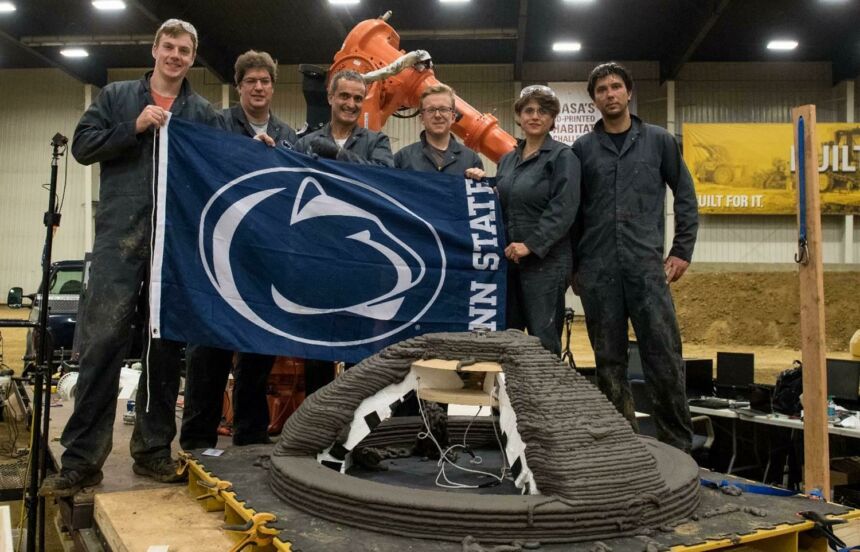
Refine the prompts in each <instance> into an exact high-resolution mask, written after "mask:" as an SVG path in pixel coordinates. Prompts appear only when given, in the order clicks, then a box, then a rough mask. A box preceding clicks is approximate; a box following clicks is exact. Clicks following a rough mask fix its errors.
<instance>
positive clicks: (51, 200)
mask: <svg viewBox="0 0 860 552" xmlns="http://www.w3.org/2000/svg"><path fill="white" fill-rule="evenodd" d="M68 142H69V139H68V138H66V137H65V136H63V135H62V134H60V133H59V132H58V133H57V134H55V135H54V137H53V138H52V139H51V147H52V148H53V153H52V155H51V183H50V186H49V195H48V210H47V211H46V212H45V216H44V223H45V227H46V232H45V248H44V255H43V258H42V284H41V286H40V288H39V289H40V293H41V295H40V298H39V300H40V302H41V310H40V311H39V321H38V322H36V323H33V322H30V321H27V320H0V327H4V328H34V329H36V330H37V331H38V332H39V335H40V336H41V337H40V339H39V350H38V352H37V354H38V356H37V358H36V360H37V362H36V369H35V371H34V374H33V376H34V377H33V420H32V425H31V426H30V430H31V431H32V445H31V450H30V467H29V473H30V478H29V482H28V486H27V490H26V492H25V493H24V500H25V501H26V504H27V552H34V551H35V550H36V542H37V539H36V538H34V537H35V536H36V531H37V529H38V543H39V551H40V552H42V551H44V550H45V499H44V498H42V497H39V496H38V492H39V485H41V483H42V481H43V480H44V479H45V475H46V474H47V470H48V465H47V453H48V426H49V423H50V421H51V415H50V412H51V374H52V373H53V360H54V358H53V357H54V355H53V351H49V350H48V345H47V344H48V342H49V339H48V309H49V305H48V287H49V284H50V281H49V279H50V274H51V253H52V250H53V245H54V227H58V226H60V213H58V212H57V167H58V165H59V160H60V157H61V156H62V155H63V154H64V153H65V152H66V144H68Z"/></svg>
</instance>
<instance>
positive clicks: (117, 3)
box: [93, 0, 125, 11]
mask: <svg viewBox="0 0 860 552" xmlns="http://www.w3.org/2000/svg"><path fill="white" fill-rule="evenodd" d="M93 7H94V8H95V9H97V10H104V11H115V10H124V9H125V2H123V1H122V0H93Z"/></svg>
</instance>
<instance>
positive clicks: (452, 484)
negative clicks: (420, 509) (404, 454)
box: [418, 398, 505, 489]
mask: <svg viewBox="0 0 860 552" xmlns="http://www.w3.org/2000/svg"><path fill="white" fill-rule="evenodd" d="M418 411H419V412H420V414H421V419H422V421H423V422H424V427H425V429H426V430H427V431H426V432H423V433H419V434H418V438H419V439H423V438H425V437H426V438H429V439H430V440H431V441H432V442H433V444H434V445H436V449H437V450H438V451H439V454H440V456H439V461H438V462H437V464H436V465H437V466H439V473H437V474H436V481H435V483H436V486H437V487H442V488H444V489H477V488H479V487H480V485H468V484H465V483H458V482H456V481H451V480H450V479H448V474H447V473H446V472H445V465H446V464H450V465H451V466H453V467H454V468H456V469H458V470H460V471H464V472H468V473H474V474H478V475H484V476H487V477H492V478H493V479H495V480H496V481H498V482H499V483H501V482H502V481H503V480H504V471H505V468H504V467H503V468H502V475H501V476H498V475H496V474H494V473H490V472H486V471H481V470H473V469H470V468H467V467H464V466H460V465H458V464H456V463H454V462H452V461H451V460H450V459H449V458H448V453H450V452H451V451H453V450H456V449H458V448H462V449H464V450H465V449H466V448H467V447H466V446H465V444H463V445H461V444H459V443H458V444H456V445H451V446H449V447H448V448H447V449H444V450H443V449H442V445H440V444H439V442H438V441H437V440H436V437H435V436H434V435H433V431H432V430H431V429H430V424H429V422H428V421H427V417H426V415H425V414H424V404H423V402H422V400H421V399H420V398H418ZM476 416H477V414H476ZM469 425H470V426H471V423H470V424H469ZM467 432H468V428H467ZM463 440H464V443H465V435H464V438H463ZM503 457H504V453H503ZM440 478H444V479H445V482H446V483H447V485H445V484H443V483H440V482H439V479H440Z"/></svg>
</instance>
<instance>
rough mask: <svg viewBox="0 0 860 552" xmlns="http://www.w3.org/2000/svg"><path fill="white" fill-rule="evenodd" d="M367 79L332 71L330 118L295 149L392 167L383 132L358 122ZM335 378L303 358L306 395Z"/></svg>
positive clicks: (326, 365) (323, 365) (326, 366)
mask: <svg viewBox="0 0 860 552" xmlns="http://www.w3.org/2000/svg"><path fill="white" fill-rule="evenodd" d="M366 95H367V83H365V81H364V77H363V76H361V73H358V72H356V71H350V70H348V69H347V70H344V71H338V72H337V73H335V74H334V75H333V76H332V78H331V81H330V82H329V85H328V103H329V105H330V106H331V120H330V121H329V122H328V123H326V124H325V126H323V127H322V128H321V129H319V130H317V131H314V132H311V133H310V134H306V135H304V136H302V137H301V138H299V141H298V142H297V143H296V147H295V149H296V151H300V152H302V153H306V154H308V155H316V156H319V157H323V158H326V159H335V160H337V161H344V162H346V163H358V164H360V165H379V166H382V167H394V156H393V155H392V154H391V143H390V141H389V140H388V136H386V135H385V133H383V132H377V131H374V130H370V129H367V128H363V127H360V126H358V119H359V117H360V116H361V106H362V104H363V103H364V97H365V96H366ZM333 379H334V369H333V365H332V363H331V362H327V361H323V360H306V361H305V389H306V392H307V394H308V395H310V394H311V393H314V392H315V391H316V390H317V389H319V388H320V387H322V386H324V385H326V384H328V383H330V382H331V381H332V380H333Z"/></svg>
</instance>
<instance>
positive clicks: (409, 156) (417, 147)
mask: <svg viewBox="0 0 860 552" xmlns="http://www.w3.org/2000/svg"><path fill="white" fill-rule="evenodd" d="M418 105H419V109H418V111H419V113H420V115H421V124H422V125H424V130H422V131H421V136H420V139H419V140H418V141H417V142H415V143H413V144H409V145H408V146H406V147H404V148H402V149H400V151H398V152H397V153H396V154H394V166H395V167H397V168H398V169H409V170H413V171H426V172H441V173H445V174H452V175H456V176H465V177H466V178H471V179H472V180H481V179H482V178H484V164H483V163H482V162H481V158H480V157H478V154H477V153H475V152H474V151H472V150H471V149H469V148H467V147H466V146H464V145H463V144H461V143H460V142H458V141H457V139H456V138H454V135H453V134H452V133H451V125H453V124H454V118H455V117H456V116H457V113H456V112H455V111H454V90H453V89H452V88H451V87H450V86H448V85H445V84H436V85H434V86H428V87H427V88H426V89H425V90H424V92H422V93H421V98H420V99H419V100H418Z"/></svg>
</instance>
